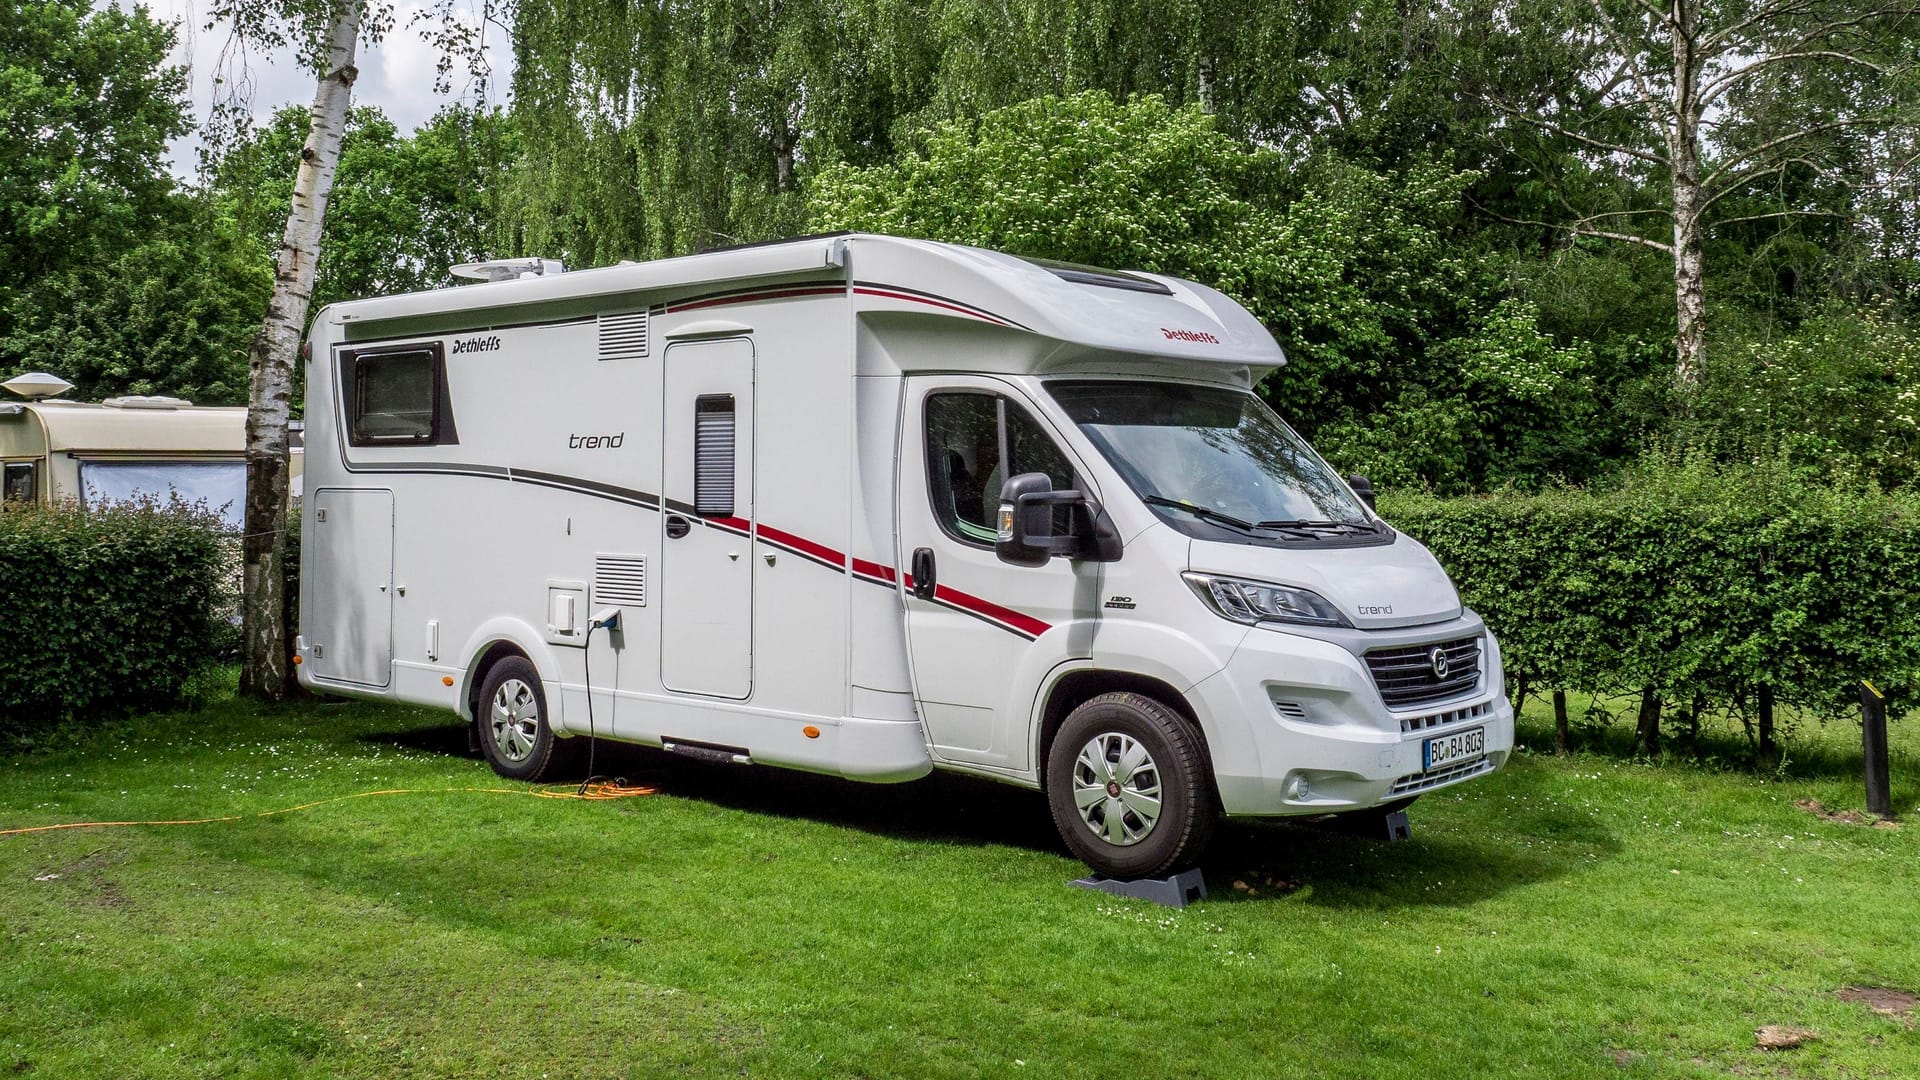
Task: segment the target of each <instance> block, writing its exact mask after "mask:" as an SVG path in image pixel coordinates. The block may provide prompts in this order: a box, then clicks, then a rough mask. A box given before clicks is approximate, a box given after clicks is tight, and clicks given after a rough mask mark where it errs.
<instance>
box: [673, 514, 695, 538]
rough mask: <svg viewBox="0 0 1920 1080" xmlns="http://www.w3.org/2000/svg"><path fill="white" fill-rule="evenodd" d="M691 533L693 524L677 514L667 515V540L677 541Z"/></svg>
mask: <svg viewBox="0 0 1920 1080" xmlns="http://www.w3.org/2000/svg"><path fill="white" fill-rule="evenodd" d="M692 531H693V522H691V521H688V520H687V519H686V518H683V517H681V516H680V515H679V514H668V515H667V539H669V540H678V539H680V538H681V537H683V536H685V535H687V534H688V533H690V532H692Z"/></svg>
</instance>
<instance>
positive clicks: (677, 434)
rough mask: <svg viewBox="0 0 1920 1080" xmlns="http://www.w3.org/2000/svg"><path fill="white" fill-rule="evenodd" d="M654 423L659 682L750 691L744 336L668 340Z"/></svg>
mask: <svg viewBox="0 0 1920 1080" xmlns="http://www.w3.org/2000/svg"><path fill="white" fill-rule="evenodd" d="M662 402H663V407H664V409H665V410H666V414H665V416H664V418H663V422H662V423H661V425H660V426H661V430H662V431H663V433H664V437H665V440H666V443H665V446H664V447H663V453H662V454H661V458H660V460H661V465H662V468H663V470H664V475H663V476H662V477H661V481H660V491H661V494H662V496H663V498H664V501H665V504H666V505H665V506H663V507H662V508H661V514H660V524H661V528H662V530H663V532H664V534H665V535H664V536H662V538H661V541H660V582H659V590H660V591H659V596H660V679H661V682H662V683H663V684H664V685H665V686H666V688H667V689H669V690H677V691H680V692H682V693H688V694H706V695H709V696H712V697H724V698H745V697H746V696H747V695H748V694H750V693H751V692H752V690H753V569H754V567H753V544H752V539H753V445H754V438H753V434H754V428H753V343H752V342H750V341H748V340H746V339H744V338H730V339H727V340H725V341H703V342H688V343H684V344H677V345H673V346H671V347H670V348H668V349H667V355H666V388H665V394H664V395H663V397H662Z"/></svg>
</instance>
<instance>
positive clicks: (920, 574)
mask: <svg viewBox="0 0 1920 1080" xmlns="http://www.w3.org/2000/svg"><path fill="white" fill-rule="evenodd" d="M934 586H935V581H934V573H933V549H932V548H914V549H913V595H915V596H917V597H919V598H920V599H922V600H931V599H933V590H934Z"/></svg>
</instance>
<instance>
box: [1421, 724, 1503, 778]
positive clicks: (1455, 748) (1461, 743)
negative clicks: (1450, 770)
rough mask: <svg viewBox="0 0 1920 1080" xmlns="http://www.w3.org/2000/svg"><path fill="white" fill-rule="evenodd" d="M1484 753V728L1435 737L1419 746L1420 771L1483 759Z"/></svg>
mask: <svg viewBox="0 0 1920 1080" xmlns="http://www.w3.org/2000/svg"><path fill="white" fill-rule="evenodd" d="M1486 753H1487V729H1486V728H1483V727H1477V728H1474V729H1472V730H1470V731H1456V732H1454V733H1453V734H1451V735H1440V736H1436V737H1435V738H1431V739H1428V740H1427V741H1426V742H1424V743H1422V744H1421V745H1420V771H1422V772H1432V771H1433V770H1435V769H1438V768H1441V767H1443V766H1446V765H1455V764H1458V763H1460V762H1462V761H1472V760H1473V759H1474V758H1477V757H1485V756H1486Z"/></svg>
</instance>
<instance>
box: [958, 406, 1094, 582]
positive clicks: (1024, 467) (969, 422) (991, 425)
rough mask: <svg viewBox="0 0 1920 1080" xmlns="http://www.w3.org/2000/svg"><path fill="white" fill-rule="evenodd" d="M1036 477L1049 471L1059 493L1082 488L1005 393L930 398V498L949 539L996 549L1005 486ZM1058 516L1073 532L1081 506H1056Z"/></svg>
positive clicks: (1062, 527) (1042, 432)
mask: <svg viewBox="0 0 1920 1080" xmlns="http://www.w3.org/2000/svg"><path fill="white" fill-rule="evenodd" d="M1008 458H1011V459H1012V467H1011V468H1008V467H1006V464H1005V463H1006V460H1007V459H1008ZM1029 472H1037V473H1046V474H1047V476H1048V477H1049V478H1050V479H1052V481H1053V484H1054V486H1055V487H1056V488H1071V487H1078V486H1079V479H1078V477H1077V476H1076V475H1075V474H1074V471H1073V466H1072V465H1070V464H1068V462H1067V455H1066V454H1065V453H1063V452H1062V451H1061V449H1060V447H1059V446H1058V445H1057V444H1056V443H1055V442H1054V441H1053V438H1052V436H1050V435H1048V434H1047V432H1046V429H1045V428H1043V427H1041V426H1040V422H1039V421H1038V420H1035V419H1034V418H1033V416H1032V414H1030V413H1028V412H1027V410H1026V409H1024V408H1022V407H1021V406H1019V405H1018V404H1015V403H1014V402H1012V401H1009V400H1007V399H1006V398H1004V397H1001V396H1000V395H998V394H989V393H980V392H965V391H953V392H949V393H942V394H934V395H933V396H931V397H929V398H928V399H927V480H928V487H929V489H930V491H929V494H930V495H931V497H932V499H933V514H934V517H936V518H938V519H939V521H940V527H941V528H942V529H945V530H946V532H947V535H949V536H951V537H953V538H954V539H955V540H960V541H963V542H965V543H969V544H977V545H980V546H983V547H984V546H990V545H992V543H993V541H994V537H995V535H996V533H995V528H996V526H997V525H998V520H997V515H998V513H999V510H1000V486H1001V485H1002V484H1004V483H1006V480H1007V477H1009V476H1018V475H1020V474H1021V473H1029ZM1054 515H1055V520H1054V525H1053V527H1054V531H1055V532H1057V533H1067V532H1071V531H1072V530H1073V507H1071V506H1060V507H1056V508H1055V509H1054Z"/></svg>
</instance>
